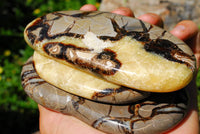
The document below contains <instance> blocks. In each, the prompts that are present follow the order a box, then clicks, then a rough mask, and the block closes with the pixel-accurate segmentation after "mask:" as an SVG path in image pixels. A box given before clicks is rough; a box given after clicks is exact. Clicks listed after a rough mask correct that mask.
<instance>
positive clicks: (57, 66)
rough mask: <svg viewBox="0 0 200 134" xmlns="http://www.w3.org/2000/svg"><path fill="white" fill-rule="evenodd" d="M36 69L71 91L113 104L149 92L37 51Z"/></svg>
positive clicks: (131, 100)
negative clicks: (117, 83) (119, 83)
mask: <svg viewBox="0 0 200 134" xmlns="http://www.w3.org/2000/svg"><path fill="white" fill-rule="evenodd" d="M33 60H34V65H35V70H36V71H37V73H38V74H39V76H40V77H41V78H43V79H44V80H45V81H47V82H49V83H51V84H52V85H54V86H56V87H59V88H60V89H63V90H65V91H67V92H69V93H72V94H75V95H78V96H81V97H84V98H87V99H91V100H95V101H100V102H106V103H111V104H124V103H130V102H134V101H137V100H141V99H144V98H146V97H147V96H148V94H149V93H147V92H142V91H137V90H134V89H130V88H127V87H122V86H119V85H116V84H114V83H110V82H108V81H105V80H103V79H100V78H98V77H95V76H93V75H90V74H88V73H86V72H83V71H80V70H78V69H75V68H71V67H69V66H66V65H64V64H61V63H59V62H57V61H55V60H52V59H49V58H47V57H45V56H42V55H40V54H39V53H37V52H35V53H34V56H33Z"/></svg>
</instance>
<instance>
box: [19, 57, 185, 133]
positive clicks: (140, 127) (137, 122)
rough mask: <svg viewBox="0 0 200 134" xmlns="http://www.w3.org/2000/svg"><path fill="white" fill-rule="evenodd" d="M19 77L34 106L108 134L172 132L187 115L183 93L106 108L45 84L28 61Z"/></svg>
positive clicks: (30, 60) (160, 95)
mask: <svg viewBox="0 0 200 134" xmlns="http://www.w3.org/2000/svg"><path fill="white" fill-rule="evenodd" d="M21 76H22V77H21V79H22V85H23V88H24V90H25V92H26V93H27V94H28V95H29V96H30V97H31V98H32V99H33V100H35V101H36V102H37V103H39V104H41V105H43V106H45V107H47V108H50V109H53V110H55V111H59V112H61V113H64V114H70V115H73V116H75V117H76V118H78V119H80V120H82V121H84V122H85V123H87V124H88V125H91V126H92V127H94V128H96V129H99V130H101V131H103V132H107V133H110V134H127V133H134V134H160V133H162V132H165V131H166V130H169V129H171V128H173V127H174V126H175V125H176V124H178V123H179V122H180V121H181V120H182V119H183V118H184V116H185V115H186V113H187V105H188V97H187V93H186V90H185V89H181V90H179V91H176V92H172V93H160V94H158V93H153V94H151V96H149V97H147V98H146V99H143V100H141V101H137V102H133V103H131V104H129V105H109V104H103V103H96V102H94V101H89V100H87V99H84V98H82V97H78V96H74V95H72V94H69V93H67V92H65V91H63V90H61V89H59V88H56V87H55V86H53V85H51V84H49V83H47V82H46V81H44V80H43V79H41V78H40V77H39V75H38V74H37V73H36V71H35V68H34V63H33V61H32V58H30V59H29V60H28V61H27V63H26V64H25V65H24V66H23V69H22V73H21Z"/></svg>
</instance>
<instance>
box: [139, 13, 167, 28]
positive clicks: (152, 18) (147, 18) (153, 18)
mask: <svg viewBox="0 0 200 134" xmlns="http://www.w3.org/2000/svg"><path fill="white" fill-rule="evenodd" d="M138 19H140V20H142V21H144V22H147V23H150V24H153V25H157V26H159V27H163V21H162V18H161V17H160V16H159V15H157V14H154V13H147V14H144V15H141V16H139V17H138Z"/></svg>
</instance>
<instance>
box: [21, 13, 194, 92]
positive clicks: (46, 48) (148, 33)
mask: <svg viewBox="0 0 200 134" xmlns="http://www.w3.org/2000/svg"><path fill="white" fill-rule="evenodd" d="M24 35H25V39H26V41H27V43H28V44H29V45H30V46H31V47H33V48H34V49H35V50H36V51H38V52H39V53H40V54H43V55H45V56H49V58H52V59H54V60H57V61H59V62H61V63H63V64H66V65H68V66H73V67H77V68H78V69H82V70H84V71H88V72H90V73H91V74H93V73H96V76H100V77H102V78H105V79H107V80H108V81H111V82H113V83H116V84H119V85H123V86H126V87H130V88H135V89H139V90H143V91H149V92H171V91H176V90H179V89H181V88H183V87H185V86H186V85H187V84H188V83H189V82H190V81H191V79H192V77H193V72H194V70H195V58H194V55H193V53H192V51H191V49H190V48H189V47H188V46H187V45H186V44H185V43H184V42H183V41H181V40H179V39H178V38H176V37H174V36H173V35H171V34H170V33H168V32H166V31H165V30H163V29H161V28H159V27H156V26H154V25H150V24H147V23H145V22H142V21H141V20H138V19H135V18H131V17H126V16H121V15H116V14H112V13H106V12H99V11H96V12H85V11H60V12H54V13H50V14H47V15H44V16H42V17H40V18H37V19H35V20H34V21H33V22H31V23H30V24H29V25H28V26H27V27H26V29H25V31H24ZM169 83H170V84H169Z"/></svg>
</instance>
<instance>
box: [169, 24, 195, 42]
mask: <svg viewBox="0 0 200 134" xmlns="http://www.w3.org/2000/svg"><path fill="white" fill-rule="evenodd" d="M197 32H198V27H197V25H196V24H195V23H194V22H192V21H190V20H184V21H181V22H179V23H178V24H177V25H176V26H175V28H174V29H173V30H172V31H171V33H172V34H173V35H174V36H176V37H178V38H179V39H181V40H184V41H185V40H187V39H190V38H191V37H193V36H195V35H196V34H197Z"/></svg>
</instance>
